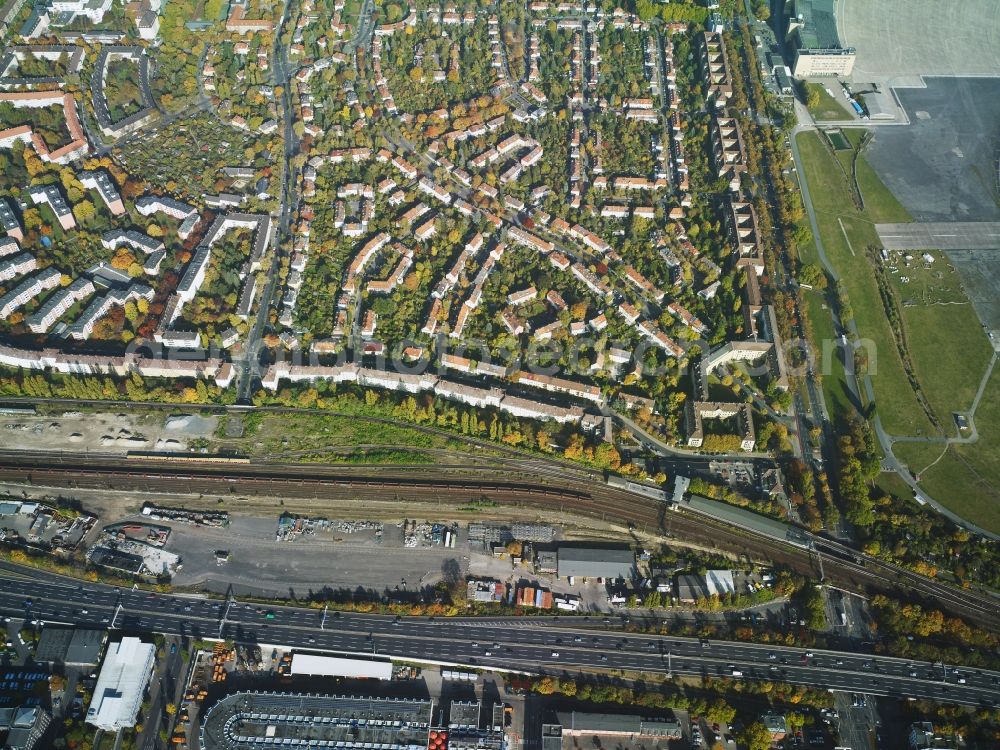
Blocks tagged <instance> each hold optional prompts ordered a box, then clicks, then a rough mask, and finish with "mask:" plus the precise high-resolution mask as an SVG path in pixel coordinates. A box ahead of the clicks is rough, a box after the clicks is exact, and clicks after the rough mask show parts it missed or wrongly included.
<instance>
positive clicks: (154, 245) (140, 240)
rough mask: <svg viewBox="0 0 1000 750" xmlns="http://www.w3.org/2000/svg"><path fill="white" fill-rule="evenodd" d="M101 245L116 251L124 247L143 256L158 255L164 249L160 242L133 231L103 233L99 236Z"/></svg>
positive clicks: (113, 230) (117, 230)
mask: <svg viewBox="0 0 1000 750" xmlns="http://www.w3.org/2000/svg"><path fill="white" fill-rule="evenodd" d="M101 244H102V245H103V246H104V247H105V248H106V249H108V250H117V249H118V248H119V247H121V246H122V245H124V246H125V247H128V248H131V249H132V250H136V251H138V252H140V253H143V254H145V255H150V254H152V253H158V252H160V251H161V250H163V249H164V247H163V243H162V242H160V241H159V240H157V239H154V238H153V237H150V236H149V235H148V234H143V233H142V232H139V231H137V230H135V229H128V230H125V231H122V230H121V229H112V230H110V231H108V232H105V233H104V234H102V235H101Z"/></svg>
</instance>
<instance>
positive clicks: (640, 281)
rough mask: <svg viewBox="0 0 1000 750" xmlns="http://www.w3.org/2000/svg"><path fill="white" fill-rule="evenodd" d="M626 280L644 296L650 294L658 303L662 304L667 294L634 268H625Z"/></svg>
mask: <svg viewBox="0 0 1000 750" xmlns="http://www.w3.org/2000/svg"><path fill="white" fill-rule="evenodd" d="M624 273H625V278H626V279H627V280H628V281H629V283H631V284H632V286H634V287H635V288H636V289H638V290H639V291H640V292H641V293H643V294H648V295H649V296H650V297H652V298H653V299H654V300H656V301H657V302H662V301H663V298H664V297H665V296H666V292H664V291H663V290H662V289H660V288H659V287H657V286H656V285H655V284H653V282H651V281H650V280H649V279H647V278H646V277H645V276H643V275H642V274H641V273H639V272H638V271H637V270H636V269H635V268H633V267H632V266H625V271H624Z"/></svg>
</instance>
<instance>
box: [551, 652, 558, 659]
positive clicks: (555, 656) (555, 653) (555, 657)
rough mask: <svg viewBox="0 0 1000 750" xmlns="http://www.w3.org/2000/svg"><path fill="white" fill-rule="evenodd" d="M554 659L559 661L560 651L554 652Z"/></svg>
mask: <svg viewBox="0 0 1000 750" xmlns="http://www.w3.org/2000/svg"><path fill="white" fill-rule="evenodd" d="M552 658H553V659H558V658H559V652H558V651H553V652H552Z"/></svg>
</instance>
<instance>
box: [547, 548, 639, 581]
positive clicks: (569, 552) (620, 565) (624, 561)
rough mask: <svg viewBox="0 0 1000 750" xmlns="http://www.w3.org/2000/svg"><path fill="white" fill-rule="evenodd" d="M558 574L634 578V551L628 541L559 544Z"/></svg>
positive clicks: (581, 576) (582, 576) (561, 575)
mask: <svg viewBox="0 0 1000 750" xmlns="http://www.w3.org/2000/svg"><path fill="white" fill-rule="evenodd" d="M556 572H557V575H558V576H559V577H560V578H567V577H569V576H574V577H578V578H607V579H611V580H616V579H619V578H622V579H624V580H631V579H632V578H635V553H634V552H632V550H631V549H630V548H629V547H627V546H625V545H617V546H602V547H597V546H593V545H567V544H560V545H559V553H558V562H557V571H556Z"/></svg>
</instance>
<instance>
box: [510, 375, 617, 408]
mask: <svg viewBox="0 0 1000 750" xmlns="http://www.w3.org/2000/svg"><path fill="white" fill-rule="evenodd" d="M511 379H512V380H513V381H514V382H516V383H519V384H521V385H526V386H530V387H532V388H540V389H541V390H543V391H549V392H550V393H559V394H561V395H565V396H572V397H573V398H579V399H584V400H586V401H593V402H594V403H601V401H602V400H603V396H602V395H601V389H600V388H598V387H597V386H596V385H586V384H584V383H578V382H576V381H574V380H567V379H565V378H557V377H554V376H552V375H542V374H536V373H533V372H527V371H525V370H520V371H518V372H516V373H514V374H513V375H512V376H511Z"/></svg>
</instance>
